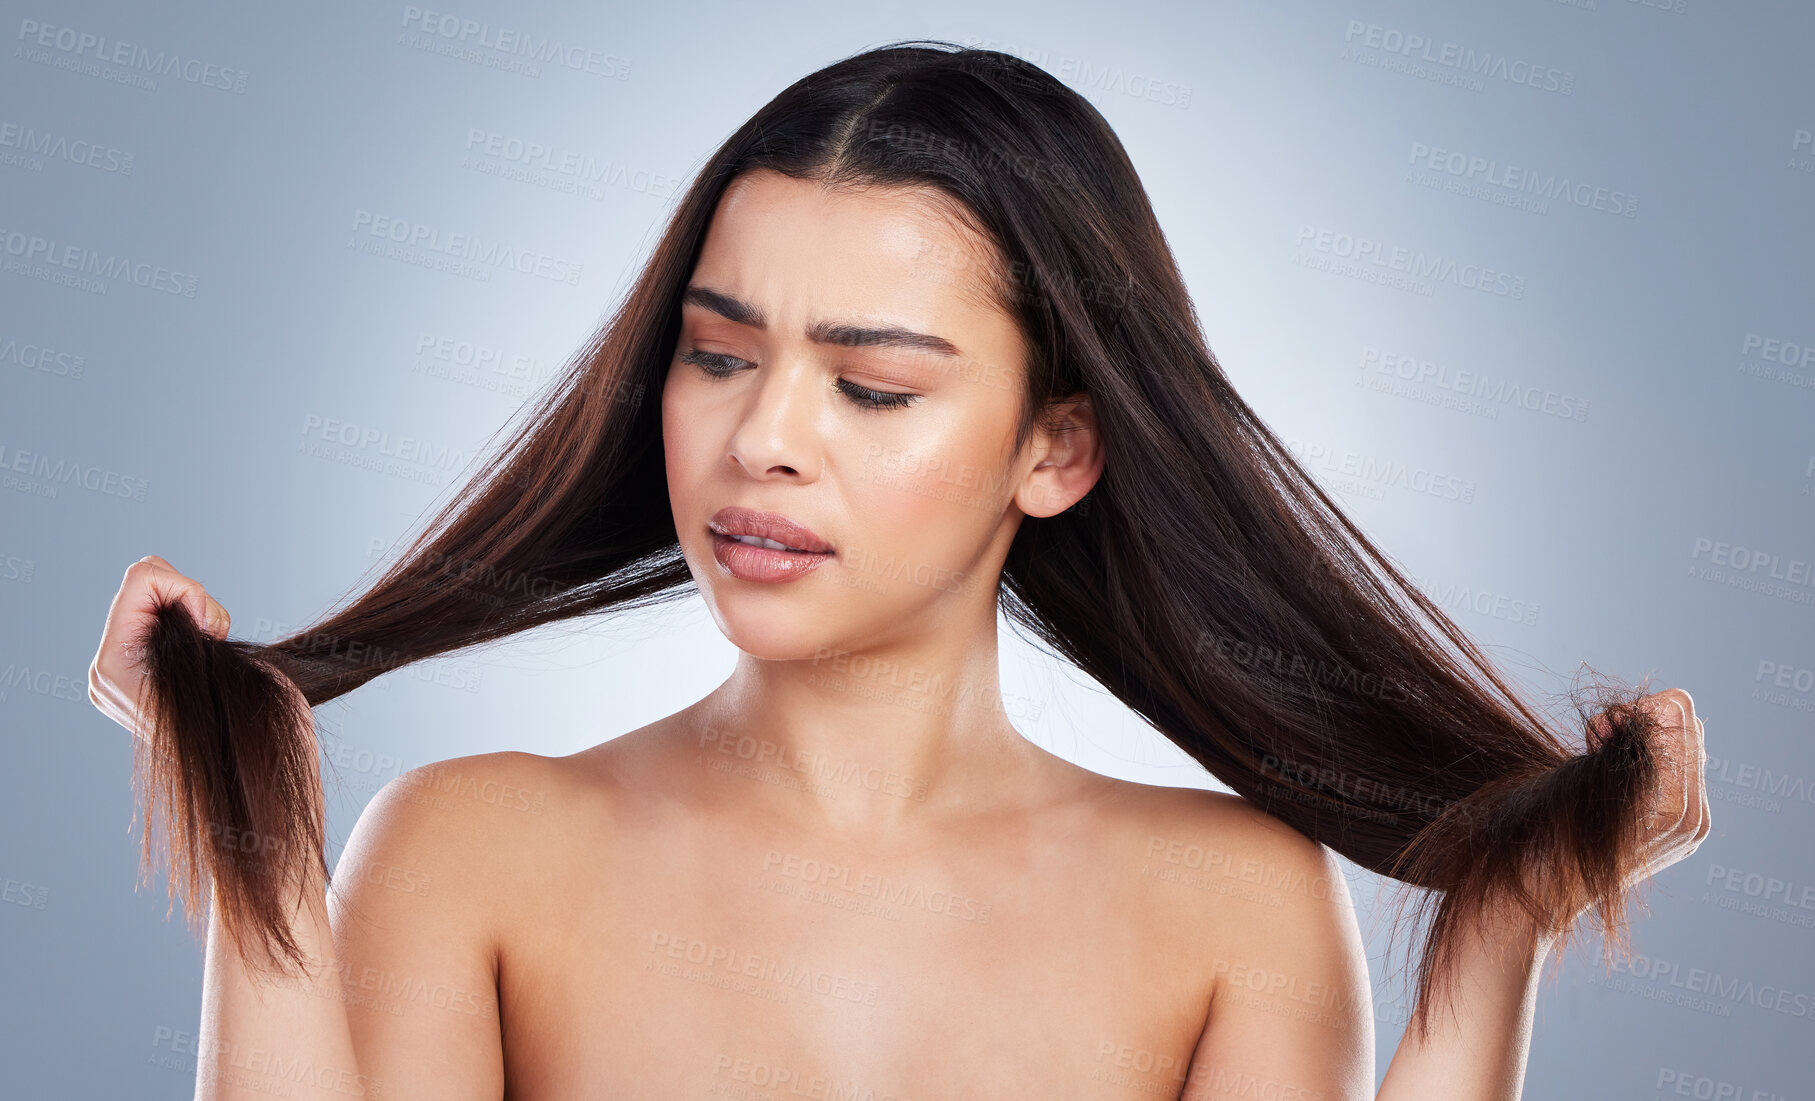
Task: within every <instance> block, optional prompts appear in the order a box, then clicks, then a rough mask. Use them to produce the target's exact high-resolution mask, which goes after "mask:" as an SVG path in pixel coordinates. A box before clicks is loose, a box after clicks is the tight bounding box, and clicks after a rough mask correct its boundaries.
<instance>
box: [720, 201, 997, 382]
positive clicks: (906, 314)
mask: <svg viewBox="0 0 1815 1101" xmlns="http://www.w3.org/2000/svg"><path fill="white" fill-rule="evenodd" d="M997 270H998V261H997V259H996V253H995V249H994V248H993V247H992V246H991V245H990V243H989V242H988V241H987V240H986V239H985V238H984V237H982V236H981V235H980V234H978V233H976V232H975V231H973V230H971V229H970V228H969V227H967V226H965V225H963V224H961V222H960V221H959V219H958V216H957V215H956V214H955V212H954V210H953V204H952V201H950V200H948V199H947V197H945V196H944V195H943V194H941V193H939V192H937V191H934V190H933V189H931V188H924V187H863V188H855V189H837V190H833V189H828V188H826V187H825V186H823V185H822V184H819V183H817V182H814V181H811V180H797V179H793V178H792V177H788V176H784V175H781V174H780V173H777V172H773V171H769V170H766V169H763V170H757V171H753V172H749V173H746V174H744V175H742V176H740V177H738V178H737V179H736V180H734V181H732V183H731V184H730V186H729V187H727V188H726V190H725V194H724V196H723V197H722V198H721V199H720V201H719V205H718V209H717V210H716V211H715V212H714V213H713V216H712V222H711V225H710V226H709V228H708V229H707V232H706V240H705V242H704V244H703V245H702V247H701V251H700V257H699V261H698V263H697V264H696V265H695V267H694V275H693V282H694V283H703V284H708V285H711V286H713V287H715V288H718V289H721V290H725V291H728V292H729V293H732V294H735V295H736V296H738V297H740V298H743V299H745V300H747V301H751V302H753V303H754V304H755V305H757V306H759V307H761V308H762V309H763V310H764V311H765V312H766V313H768V314H770V315H772V316H776V317H779V318H783V319H786V323H787V325H788V327H789V330H790V333H789V335H797V334H798V332H799V329H800V327H801V325H802V323H811V322H813V321H817V320H820V319H828V318H829V319H839V320H844V319H863V318H870V319H877V320H887V321H890V322H893V323H896V324H901V325H906V326H908V327H910V328H914V329H920V330H923V331H930V332H938V333H941V335H944V336H947V337H949V338H951V339H952V341H953V342H954V343H956V344H957V345H958V346H959V347H960V348H962V349H964V350H965V352H966V353H967V354H970V353H971V351H972V345H973V344H975V345H977V346H978V347H979V349H981V347H983V346H989V347H997V348H999V347H1000V345H1001V343H1002V341H1003V340H1004V339H1005V338H1010V337H1016V336H1018V330H1017V329H1016V328H1015V325H1014V322H1013V320H1012V319H1011V318H1010V317H1008V316H1007V315H1006V314H1005V313H1003V312H1002V309H1001V307H1000V305H999V304H998V303H997V300H996V297H995V294H994V291H993V288H994V286H995V276H994V273H995V272H996V271H997ZM941 327H943V328H941ZM943 330H952V331H950V332H946V331H943ZM967 334H969V335H972V336H973V340H972V341H971V342H969V343H967V342H966V341H965V340H964V339H963V337H964V336H965V335H967Z"/></svg>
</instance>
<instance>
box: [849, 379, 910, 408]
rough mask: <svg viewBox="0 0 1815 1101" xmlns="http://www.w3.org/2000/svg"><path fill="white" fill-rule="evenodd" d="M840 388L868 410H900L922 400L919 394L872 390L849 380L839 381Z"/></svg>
mask: <svg viewBox="0 0 1815 1101" xmlns="http://www.w3.org/2000/svg"><path fill="white" fill-rule="evenodd" d="M838 388H839V389H840V390H842V391H844V394H845V396H846V397H848V398H850V399H851V400H852V401H854V402H856V403H857V404H858V405H861V406H864V407H865V408H868V409H900V408H902V407H903V406H907V405H912V404H914V403H915V402H917V401H919V400H920V396H919V395H918V394H896V393H891V392H890V391H887V390H872V389H870V388H869V387H867V386H859V385H857V384H856V383H855V382H852V381H851V380H850V379H848V378H841V379H839V380H838Z"/></svg>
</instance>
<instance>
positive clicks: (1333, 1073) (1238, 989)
mask: <svg viewBox="0 0 1815 1101" xmlns="http://www.w3.org/2000/svg"><path fill="white" fill-rule="evenodd" d="M1243 813H1244V814H1246V815H1248V816H1249V820H1248V825H1247V827H1246V828H1244V829H1243V830H1241V833H1242V834H1243V837H1244V841H1245V843H1247V844H1248V845H1249V847H1250V850H1251V851H1252V852H1253V855H1254V857H1255V858H1256V859H1257V860H1259V861H1260V862H1261V867H1260V869H1259V874H1260V875H1261V876H1262V877H1263V882H1265V883H1267V884H1268V885H1269V888H1268V890H1269V894H1271V895H1276V896H1277V897H1278V898H1279V899H1280V905H1278V906H1272V905H1255V906H1249V907H1244V908H1242V912H1243V913H1244V915H1245V916H1244V918H1243V919H1242V920H1239V921H1232V922H1229V923H1228V924H1227V925H1225V926H1224V927H1222V928H1219V929H1217V930H1215V934H1214V935H1215V936H1216V944H1217V947H1216V950H1215V953H1214V955H1215V959H1214V963H1213V966H1212V970H1213V972H1214V975H1213V984H1212V987H1211V993H1210V1007H1209V1012H1208V1014H1207V1015H1206V1019H1205V1022H1204V1030H1203V1034H1202V1035H1201V1036H1200V1037H1199V1039H1198V1044H1197V1050H1196V1052H1195V1053H1194V1054H1193V1056H1192V1060H1191V1067H1190V1071H1189V1074H1188V1077H1187V1079H1186V1088H1185V1093H1184V1096H1185V1097H1188V1098H1191V1099H1192V1101H1220V1099H1222V1098H1247V1097H1267V1098H1276V1099H1278V1101H1357V1099H1367V1098H1372V1097H1373V1096H1374V1013H1373V998H1372V988H1371V985H1370V983H1369V981H1368V968H1367V951H1366V946H1365V945H1364V944H1363V942H1362V938H1361V928H1360V926H1359V925H1358V924H1357V922H1356V918H1355V909H1354V903H1353V901H1352V900H1351V899H1350V897H1349V892H1348V882H1347V880H1346V879H1345V878H1344V876H1343V874H1342V867H1341V865H1340V864H1339V863H1338V858H1337V857H1336V854H1335V853H1333V852H1331V851H1330V850H1329V849H1328V848H1325V847H1324V846H1323V845H1320V844H1318V843H1316V842H1314V841H1312V840H1310V839H1309V838H1307V837H1305V836H1304V835H1303V834H1301V833H1299V832H1297V831H1296V830H1294V829H1291V828H1290V827H1287V826H1285V825H1284V824H1283V823H1281V822H1279V821H1278V820H1277V819H1274V818H1272V817H1271V816H1268V815H1264V814H1262V813H1261V812H1259V811H1257V810H1252V809H1251V808H1250V809H1247V810H1245V811H1244V812H1243ZM1262 819H1264V820H1265V823H1266V825H1262V824H1261V822H1260V820H1262Z"/></svg>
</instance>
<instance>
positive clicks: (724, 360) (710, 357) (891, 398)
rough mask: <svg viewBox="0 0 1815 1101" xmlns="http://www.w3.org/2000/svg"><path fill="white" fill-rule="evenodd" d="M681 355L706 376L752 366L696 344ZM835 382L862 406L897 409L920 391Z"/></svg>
mask: <svg viewBox="0 0 1815 1101" xmlns="http://www.w3.org/2000/svg"><path fill="white" fill-rule="evenodd" d="M680 359H681V362H682V363H691V364H693V365H694V366H696V367H698V368H699V369H700V370H702V371H704V372H705V373H706V375H707V377H709V378H727V377H729V376H731V375H733V374H735V373H736V372H737V370H738V368H739V367H748V366H752V364H750V362H749V361H747V360H743V359H739V358H737V357H736V356H727V355H720V354H719V353H717V352H702V351H700V350H699V349H698V348H689V349H687V350H686V351H685V352H682V353H681V356H680ZM837 386H838V389H839V392H840V393H842V394H844V395H845V397H847V398H849V399H851V403H852V404H853V405H856V406H858V407H859V408H861V409H900V408H902V407H904V406H908V405H912V404H914V403H915V402H917V401H919V400H920V397H921V395H919V394H897V393H893V392H891V391H888V390H872V389H870V388H869V387H868V386H859V385H858V384H857V383H855V382H852V381H851V380H850V379H846V378H841V379H839V380H838V382H837Z"/></svg>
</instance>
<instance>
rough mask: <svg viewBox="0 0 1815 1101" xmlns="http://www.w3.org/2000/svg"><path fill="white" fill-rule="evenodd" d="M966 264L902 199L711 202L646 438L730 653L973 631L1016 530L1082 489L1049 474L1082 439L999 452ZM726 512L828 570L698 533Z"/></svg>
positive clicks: (979, 295)
mask: <svg viewBox="0 0 1815 1101" xmlns="http://www.w3.org/2000/svg"><path fill="white" fill-rule="evenodd" d="M986 249H987V246H985V245H984V244H983V243H982V242H981V240H980V239H978V238H975V237H974V236H973V235H972V234H970V233H969V232H968V231H966V230H964V229H962V228H960V227H957V226H955V225H953V224H951V223H950V222H948V221H947V220H946V218H945V217H943V216H942V215H941V214H940V213H939V211H938V208H937V207H936V206H935V205H933V204H931V203H930V202H929V201H928V198H927V193H926V192H923V191H918V190H912V189H900V188H889V189H871V190H866V191H861V192H856V193H832V192H829V191H826V190H825V189H823V188H822V187H821V186H820V185H818V184H815V183H811V182H806V181H800V180H794V179H791V178H789V177H786V176H782V175H780V174H778V173H774V172H770V171H757V172H753V173H750V174H747V175H745V176H743V177H740V178H739V179H738V180H736V181H734V182H733V183H732V185H731V186H730V188H729V189H728V190H727V191H726V193H725V195H724V197H723V199H722V200H721V202H720V204H719V207H718V210H717V211H716V212H715V214H714V216H713V219H712V224H711V226H710V228H709V230H708V233H707V236H706V240H705V243H704V246H703V249H702V252H701V255H700V258H699V262H698V264H697V265H696V266H695V269H694V272H693V275H692V278H691V280H690V282H689V289H688V296H687V300H686V301H685V303H684V304H683V306H682V313H681V330H680V338H679V341H678V343H677V346H676V348H675V352H674V357H673V359H672V360H671V362H670V365H669V368H668V374H667V379H666V382H665V383H664V386H663V390H662V442H663V450H664V455H665V457H666V461H667V471H668V492H669V500H670V502H671V504H672V505H673V508H674V519H675V525H676V527H677V529H678V530H679V533H680V545H681V550H682V552H683V554H684V555H685V556H686V559H687V563H688V566H689V567H690V568H691V570H692V572H693V576H694V578H695V579H696V581H697V583H698V585H699V589H700V591H701V593H702V595H703V596H704V597H705V599H706V604H707V606H708V607H709V608H710V609H711V610H712V615H713V618H714V619H715V620H716V621H717V622H718V625H719V628H720V629H721V630H722V631H724V632H725V635H726V637H727V638H729V639H730V640H731V641H732V642H733V643H734V644H735V645H737V646H738V647H739V648H740V649H741V650H743V651H745V652H746V653H749V654H752V655H754V656H757V657H762V658H770V659H777V660H786V659H797V658H815V657H826V656H831V654H832V653H835V652H837V651H840V650H858V649H871V648H877V647H881V646H884V645H887V644H889V643H891V642H902V641H905V640H908V639H911V638H912V637H914V635H915V634H916V633H921V634H927V633H933V632H937V631H938V630H939V629H941V627H942V626H944V627H949V626H951V625H953V624H954V623H959V624H962V625H963V626H964V627H967V628H975V626H976V623H977V622H978V621H979V620H978V617H980V618H981V622H983V623H986V624H987V625H988V626H989V629H990V630H992V631H993V630H994V625H995V598H996V580H997V576H998V574H999V571H1000V568H1001V563H1002V561H1003V559H1004V557H1005V556H1006V554H1007V550H1008V545H1009V542H1010V541H1011V540H1012V539H1013V537H1014V532H1015V529H1016V527H1017V526H1018V524H1019V522H1020V519H1021V517H1022V516H1023V515H1024V514H1032V515H1051V514H1053V513H1056V512H1059V511H1061V510H1063V509H1064V508H1066V507H1068V506H1069V505H1070V504H1071V503H1072V502H1073V501H1075V500H1076V499H1077V498H1078V497H1080V496H1082V495H1083V493H1084V491H1085V490H1086V489H1088V488H1089V484H1090V482H1091V481H1094V480H1095V475H1096V471H1097V470H1099V469H1100V459H1099V460H1098V461H1097V462H1096V463H1095V464H1094V465H1092V464H1091V463H1090V462H1088V461H1086V462H1084V463H1082V464H1079V463H1076V462H1073V463H1071V464H1070V465H1069V466H1062V465H1061V464H1059V463H1055V462H1054V461H1053V459H1054V456H1055V455H1059V454H1060V453H1061V452H1063V451H1064V450H1065V449H1066V448H1075V447H1076V446H1077V443H1078V442H1080V437H1081V436H1088V437H1089V442H1090V443H1094V434H1088V433H1087V434H1079V433H1068V434H1065V435H1064V440H1065V443H1064V445H1063V447H1060V448H1057V449H1055V448H1054V447H1051V446H1049V441H1048V439H1047V437H1046V436H1045V435H1044V434H1041V435H1039V436H1037V437H1036V439H1035V440H1032V441H1030V442H1029V443H1028V445H1027V446H1026V447H1024V448H1023V449H1022V452H1021V453H1020V454H1018V455H1017V454H1013V453H1011V452H1010V448H1011V446H1012V445H1013V442H1014V431H1015V425H1016V423H1017V418H1018V416H1019V414H1020V406H1021V400H1022V389H1023V386H1024V380H1023V369H1024V364H1023V360H1024V356H1025V354H1026V351H1025V348H1024V345H1023V341H1022V338H1021V335H1020V333H1019V331H1018V329H1017V328H1016V326H1015V324H1014V323H1013V322H1012V321H1011V320H1010V319H1009V317H1008V316H1006V315H1005V314H1003V313H1002V312H1000V311H999V310H998V309H997V308H995V307H994V306H993V305H991V304H990V301H989V298H988V296H987V294H986V293H985V287H986V284H985V277H984V272H985V271H986V270H987V268H986V266H985V264H986V260H987V258H988V257H987V251H986ZM1082 468H1088V469H1087V470H1085V469H1082ZM1085 474H1087V475H1088V477H1087V478H1085V477H1084V475H1085ZM726 509H749V510H754V511H756V512H760V513H774V514H780V515H781V516H783V517H786V518H787V519H789V520H792V521H793V522H794V523H796V524H799V525H801V526H802V527H804V528H805V529H807V530H808V531H809V532H811V533H812V534H813V535H816V536H817V537H818V538H819V539H820V540H822V541H823V543H824V544H826V545H829V547H830V548H831V549H830V552H829V553H821V554H812V555H809V554H801V553H794V552H786V551H774V550H764V549H761V548H755V547H750V546H745V545H741V544H739V543H737V542H736V541H735V540H732V539H730V538H727V537H725V536H724V535H715V534H714V531H713V530H712V528H713V527H714V526H724V525H722V524H717V523H715V518H716V519H718V520H722V519H723V518H725V517H727V516H728V515H730V514H727V513H725V512H723V511H722V510H726ZM731 526H732V529H733V530H736V527H737V525H735V524H733V525H731ZM770 535H771V536H773V537H775V538H776V539H777V541H779V542H783V543H787V544H789V545H792V546H799V545H802V544H806V543H809V542H811V540H810V539H809V537H808V536H806V535H802V534H800V533H798V532H791V531H789V530H787V529H782V530H779V531H771V532H770ZM776 578H787V579H786V580H777V579H776Z"/></svg>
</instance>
